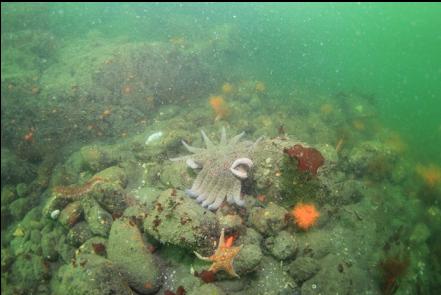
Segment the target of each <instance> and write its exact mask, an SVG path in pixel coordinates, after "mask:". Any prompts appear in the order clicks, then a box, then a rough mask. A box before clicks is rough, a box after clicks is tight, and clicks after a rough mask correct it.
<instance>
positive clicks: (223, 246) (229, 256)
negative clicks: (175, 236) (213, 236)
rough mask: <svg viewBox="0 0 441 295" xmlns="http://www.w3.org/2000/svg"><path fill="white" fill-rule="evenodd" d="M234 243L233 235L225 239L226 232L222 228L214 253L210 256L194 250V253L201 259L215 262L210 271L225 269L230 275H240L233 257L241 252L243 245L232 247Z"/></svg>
mask: <svg viewBox="0 0 441 295" xmlns="http://www.w3.org/2000/svg"><path fill="white" fill-rule="evenodd" d="M232 245H233V239H232V237H229V238H227V240H226V241H225V233H224V229H222V232H221V235H220V238H219V245H218V246H217V249H216V252H214V254H213V255H211V256H210V257H203V256H202V255H200V254H199V253H197V252H196V251H194V254H196V256H197V257H198V258H199V259H202V260H205V261H212V262H213V264H212V265H211V266H210V268H209V269H208V271H211V272H213V273H216V272H217V271H219V270H225V271H226V272H227V273H229V274H230V275H232V276H234V277H239V275H238V274H237V273H236V272H235V271H234V267H233V259H234V257H236V255H237V254H238V253H239V251H240V249H242V245H240V246H239V247H232Z"/></svg>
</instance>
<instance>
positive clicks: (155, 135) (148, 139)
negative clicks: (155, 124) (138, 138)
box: [145, 131, 164, 145]
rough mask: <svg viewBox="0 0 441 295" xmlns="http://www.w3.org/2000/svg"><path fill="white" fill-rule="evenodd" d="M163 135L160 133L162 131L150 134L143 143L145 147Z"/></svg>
mask: <svg viewBox="0 0 441 295" xmlns="http://www.w3.org/2000/svg"><path fill="white" fill-rule="evenodd" d="M163 135H164V133H162V131H159V132H155V133H153V134H151V135H150V136H149V137H148V138H147V140H146V141H145V144H146V145H148V144H151V143H152V142H154V141H157V140H158V139H160V138H161V137H162V136H163Z"/></svg>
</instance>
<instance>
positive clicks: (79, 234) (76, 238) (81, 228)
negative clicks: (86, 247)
mask: <svg viewBox="0 0 441 295" xmlns="http://www.w3.org/2000/svg"><path fill="white" fill-rule="evenodd" d="M92 236H93V233H92V231H91V230H90V227H89V225H88V224H87V223H86V222H85V221H81V222H79V223H77V224H75V225H74V226H73V227H72V228H71V229H70V230H69V232H68V234H67V240H68V242H69V244H71V245H73V246H75V247H78V246H80V245H81V244H83V243H84V242H85V241H87V240H88V239H90V238H91V237H92Z"/></svg>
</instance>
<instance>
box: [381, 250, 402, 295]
mask: <svg viewBox="0 0 441 295" xmlns="http://www.w3.org/2000/svg"><path fill="white" fill-rule="evenodd" d="M409 262H410V260H409V257H408V256H405V257H400V255H396V256H389V257H386V258H385V259H383V260H381V261H380V263H379V264H378V266H379V268H380V270H381V273H382V278H381V285H380V288H381V294H384V295H391V294H395V292H396V291H397V290H398V288H399V279H400V278H401V277H403V276H404V275H405V273H406V271H407V269H408V267H409Z"/></svg>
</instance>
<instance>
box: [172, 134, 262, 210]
mask: <svg viewBox="0 0 441 295" xmlns="http://www.w3.org/2000/svg"><path fill="white" fill-rule="evenodd" d="M201 133H202V138H203V139H204V142H205V145H206V146H207V148H206V149H203V148H196V147H192V146H189V145H188V144H187V143H185V142H184V141H182V143H183V144H184V146H185V147H186V148H187V150H188V151H189V152H191V153H193V155H188V156H183V157H179V158H174V159H171V160H172V161H179V160H186V163H187V165H188V166H189V167H191V168H192V169H201V170H200V171H199V174H198V176H197V177H196V180H195V181H194V182H193V186H192V187H191V188H190V189H188V190H187V191H186V192H187V194H188V195H189V196H191V197H193V198H196V201H198V202H199V203H202V206H203V207H205V208H207V207H208V209H210V210H216V209H217V208H219V206H220V205H221V204H222V202H223V201H224V199H225V197H226V198H227V201H228V203H230V204H232V203H236V204H237V205H239V206H243V205H244V200H242V198H241V196H240V193H241V188H242V182H241V181H242V180H243V179H246V178H247V177H248V170H249V169H250V168H251V167H252V166H253V162H252V161H251V159H250V157H251V154H252V151H253V149H254V147H255V146H256V144H257V143H258V142H259V140H257V141H256V142H255V143H253V142H251V141H240V139H241V137H242V136H243V135H244V134H245V133H244V132H242V133H240V134H238V135H236V136H234V137H233V138H231V139H230V140H227V135H226V132H225V128H222V130H221V140H220V143H219V145H214V144H213V142H212V141H211V140H210V139H209V138H208V136H207V135H206V134H205V132H204V131H202V130H201Z"/></svg>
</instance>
